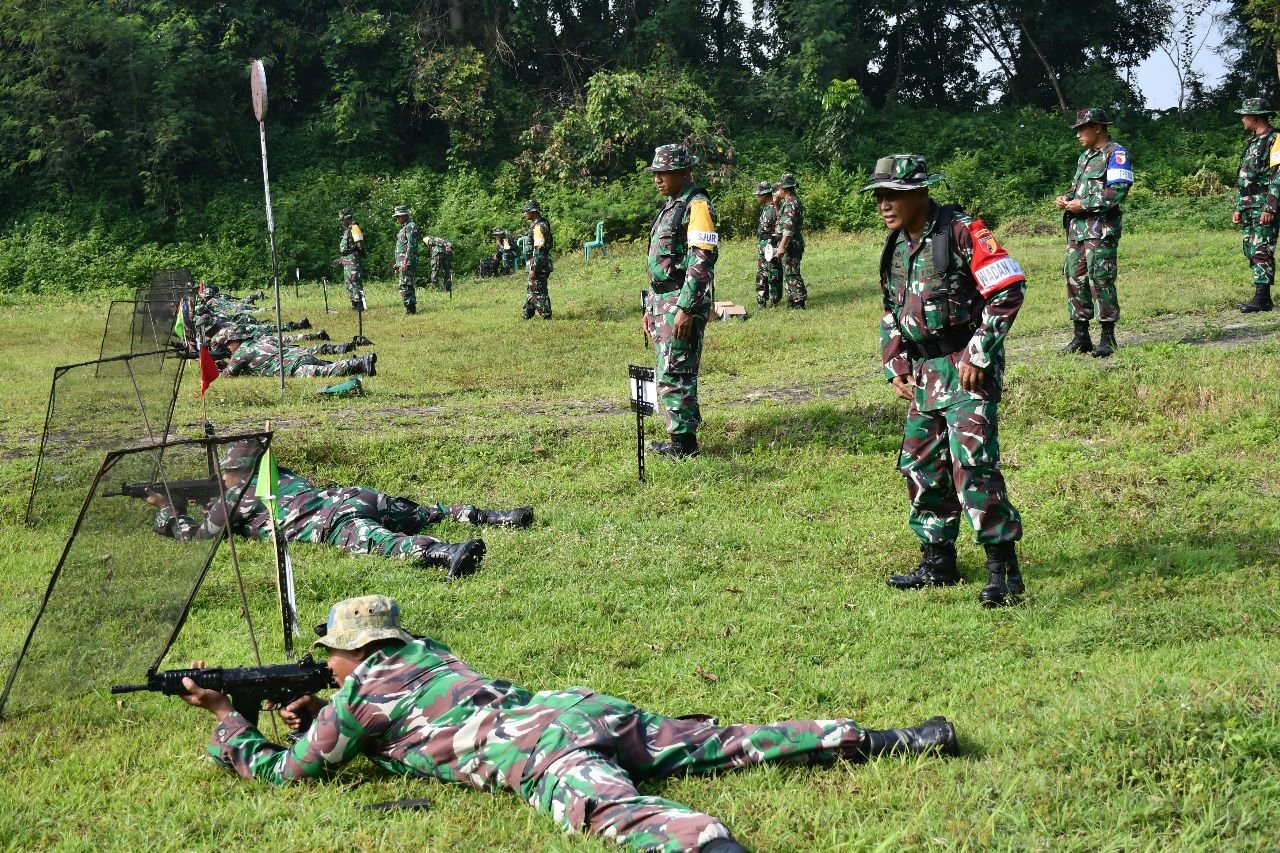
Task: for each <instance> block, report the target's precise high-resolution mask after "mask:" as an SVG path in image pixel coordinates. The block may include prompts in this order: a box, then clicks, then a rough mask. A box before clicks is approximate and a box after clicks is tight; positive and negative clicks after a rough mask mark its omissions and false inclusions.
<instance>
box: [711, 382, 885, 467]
mask: <svg viewBox="0 0 1280 853" xmlns="http://www.w3.org/2000/svg"><path fill="white" fill-rule="evenodd" d="M779 395H780V396H778V397H777V399H778V400H779V401H783V402H785V401H786V395H785V392H781V391H780V392H779ZM706 438H707V439H708V440H707V441H706V442H705V446H706V448H707V450H708V451H710V452H711V453H715V454H723V455H729V454H731V453H750V452H752V451H753V450H755V449H757V448H761V449H772V448H777V447H783V448H787V447H825V448H832V449H836V450H844V451H847V452H850V453H871V454H884V453H893V452H896V451H897V450H898V448H899V447H900V446H901V444H902V414H901V413H900V412H898V411H896V409H895V408H891V407H890V406H888V405H881V404H877V405H870V406H853V407H848V406H837V405H832V404H830V403H816V404H811V405H803V406H794V407H788V408H785V409H779V410H777V411H769V412H767V413H764V414H759V415H748V416H745V417H738V418H731V419H729V420H728V421H726V422H725V425H724V429H723V431H722V432H720V433H719V434H717V431H715V430H709V431H707V434H706Z"/></svg>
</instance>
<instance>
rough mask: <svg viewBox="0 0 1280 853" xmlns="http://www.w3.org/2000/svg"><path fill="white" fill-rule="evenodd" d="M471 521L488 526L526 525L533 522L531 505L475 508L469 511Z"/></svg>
mask: <svg viewBox="0 0 1280 853" xmlns="http://www.w3.org/2000/svg"><path fill="white" fill-rule="evenodd" d="M471 523H472V524H478V525H486V526H489V527H528V526H529V525H530V524H533V507H531V506H518V507H516V508H515V509H476V510H473V511H472V513H471Z"/></svg>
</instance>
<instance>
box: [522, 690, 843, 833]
mask: <svg viewBox="0 0 1280 853" xmlns="http://www.w3.org/2000/svg"><path fill="white" fill-rule="evenodd" d="M862 743H863V733H862V730H861V729H860V728H859V727H858V725H857V724H856V723H854V722H853V721H851V720H789V721H786V722H780V723H774V724H773V725H767V726H756V725H737V726H719V725H715V724H714V723H713V722H710V721H707V720H705V719H675V718H672V717H664V716H661V715H658V714H651V713H649V712H647V711H642V710H641V709H639V708H637V707H635V706H634V705H631V704H629V703H627V702H624V701H622V700H621V699H615V698H613V697H612V696H604V695H600V694H595V695H592V696H591V697H590V698H588V699H585V700H583V701H582V702H580V703H579V704H577V705H575V706H574V707H572V708H570V709H568V710H566V711H565V712H564V713H562V714H560V715H559V716H558V717H557V718H556V720H555V722H554V723H553V724H552V725H551V726H549V727H548V728H547V730H546V731H545V732H543V734H542V736H541V737H540V738H539V741H538V752H537V754H535V755H534V757H533V761H532V762H531V763H532V764H534V765H537V764H538V763H539V761H538V758H539V757H540V756H546V755H547V753H552V752H560V753H562V754H560V755H559V756H558V757H555V758H554V759H553V760H552V761H551V763H550V764H548V765H546V768H545V769H544V770H543V771H542V772H541V773H540V774H539V775H537V776H535V777H534V778H532V779H530V780H529V781H528V782H526V783H524V784H523V785H522V786H521V793H522V794H523V795H524V796H525V797H526V799H527V800H528V801H529V803H530V805H532V806H534V807H535V808H537V809H539V810H540V811H544V812H549V813H550V814H551V816H552V817H553V818H555V820H556V823H557V824H559V825H560V827H561V828H562V829H564V830H565V831H567V832H587V833H592V834H594V835H599V836H603V837H606V838H609V839H611V840H613V841H616V842H618V843H620V844H626V845H628V846H629V847H631V848H632V849H635V850H654V851H658V850H660V851H680V850H697V849H699V848H700V847H701V846H702V845H704V844H706V843H708V842H709V841H711V840H712V839H715V838H727V837H729V830H728V829H727V828H726V827H725V825H724V824H723V823H721V822H720V821H719V820H718V819H716V818H714V817H711V816H710V815H706V814H702V813H701V812H697V811H694V810H693V809H691V808H689V807H688V806H683V805H680V804H679V803H676V802H673V801H671V800H666V799H663V798H661V797H656V796H648V795H644V794H641V793H640V792H639V791H637V790H636V780H644V779H656V778H662V777H666V776H674V775H680V774H685V773H714V772H716V771H720V770H729V769H732V768H735V767H742V766H744V765H748V764H759V763H762V762H766V761H788V762H805V763H828V762H831V761H834V760H835V759H836V758H838V757H844V758H848V759H857V758H859V757H860V756H861V747H862Z"/></svg>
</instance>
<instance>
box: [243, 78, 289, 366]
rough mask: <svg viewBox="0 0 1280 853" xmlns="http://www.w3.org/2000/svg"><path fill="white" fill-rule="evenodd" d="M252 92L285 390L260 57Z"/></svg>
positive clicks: (265, 88)
mask: <svg viewBox="0 0 1280 853" xmlns="http://www.w3.org/2000/svg"><path fill="white" fill-rule="evenodd" d="M249 78H250V79H249V84H250V89H251V90H252V92H253V114H254V116H255V117H256V118H257V119H258V141H259V142H260V143H261V145H262V191H263V194H264V195H265V197H266V204H267V239H268V241H269V242H270V243H271V283H272V286H273V287H274V289H275V294H276V346H277V347H278V348H279V351H280V365H279V368H280V390H281V391H284V330H283V329H282V328H281V326H282V325H283V322H282V320H281V317H280V257H279V255H278V254H277V253H276V220H275V216H274V215H273V214H272V211H271V175H270V173H269V172H268V170H267V71H266V69H265V68H264V67H263V65H262V60H261V59H255V60H253V63H252V64H251V65H250V66H249Z"/></svg>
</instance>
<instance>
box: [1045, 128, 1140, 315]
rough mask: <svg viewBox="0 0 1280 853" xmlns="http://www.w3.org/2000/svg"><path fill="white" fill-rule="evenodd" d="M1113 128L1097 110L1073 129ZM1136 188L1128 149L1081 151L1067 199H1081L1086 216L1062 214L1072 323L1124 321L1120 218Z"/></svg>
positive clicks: (1112, 144)
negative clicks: (1088, 126) (1118, 277)
mask: <svg viewBox="0 0 1280 853" xmlns="http://www.w3.org/2000/svg"><path fill="white" fill-rule="evenodd" d="M1090 123H1097V124H1102V125H1104V126H1105V125H1109V124H1111V122H1110V121H1109V120H1108V119H1107V117H1106V114H1105V113H1103V112H1102V111H1101V110H1098V109H1089V110H1081V111H1080V112H1079V113H1078V114H1077V118H1076V123H1075V124H1073V125H1072V127H1073V128H1078V127H1080V126H1081V125H1083V124H1090ZM1131 186H1133V163H1132V162H1131V161H1130V159H1129V153H1128V152H1127V151H1125V149H1124V146H1122V145H1120V144H1119V143H1118V142H1116V141H1115V140H1113V139H1108V140H1107V142H1106V143H1105V144H1103V146H1102V147H1101V148H1098V149H1092V148H1091V149H1088V150H1086V151H1083V152H1081V154H1080V158H1079V159H1078V160H1077V161H1076V174H1075V177H1074V178H1073V179H1072V181H1071V189H1069V190H1068V191H1067V192H1066V199H1067V200H1068V201H1071V200H1078V201H1079V202H1080V203H1081V204H1082V205H1084V212H1083V213H1072V212H1070V211H1064V212H1063V214H1062V224H1063V227H1065V228H1066V231H1067V256H1066V262H1065V263H1064V265H1063V273H1064V277H1065V278H1066V282H1067V315H1068V316H1069V317H1070V319H1071V321H1072V322H1073V323H1075V322H1083V323H1086V324H1087V323H1088V321H1089V320H1092V319H1094V318H1095V316H1094V315H1095V307H1094V306H1095V304H1096V306H1097V307H1096V314H1097V317H1096V319H1097V320H1098V322H1099V323H1115V322H1116V321H1117V320H1119V319H1120V299H1119V297H1118V296H1117V294H1116V275H1117V273H1118V264H1117V260H1116V256H1117V253H1118V249H1119V246H1120V230H1121V219H1122V215H1121V212H1120V203H1121V202H1123V201H1124V199H1125V196H1126V195H1128V194H1129V188H1130V187H1131Z"/></svg>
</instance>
